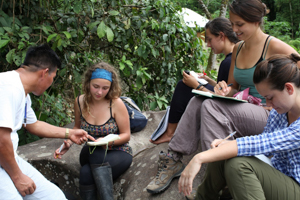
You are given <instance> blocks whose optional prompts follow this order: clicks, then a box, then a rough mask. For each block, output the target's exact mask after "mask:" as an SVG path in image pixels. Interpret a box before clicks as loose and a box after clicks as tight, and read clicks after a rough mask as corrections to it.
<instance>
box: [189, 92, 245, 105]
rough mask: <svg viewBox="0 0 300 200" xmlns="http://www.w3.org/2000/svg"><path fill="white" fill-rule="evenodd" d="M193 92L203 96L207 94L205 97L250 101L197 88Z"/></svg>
mask: <svg viewBox="0 0 300 200" xmlns="http://www.w3.org/2000/svg"><path fill="white" fill-rule="evenodd" d="M192 93H194V94H198V95H201V96H205V97H209V98H221V99H229V100H233V101H239V102H244V103H248V101H246V100H240V99H236V98H234V97H225V96H221V95H218V94H212V93H210V92H203V91H200V90H195V89H193V90H192Z"/></svg>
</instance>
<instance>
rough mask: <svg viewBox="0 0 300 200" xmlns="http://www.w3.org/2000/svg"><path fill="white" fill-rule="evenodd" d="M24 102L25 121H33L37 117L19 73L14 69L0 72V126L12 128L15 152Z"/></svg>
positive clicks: (22, 118) (23, 113) (29, 122)
mask: <svg viewBox="0 0 300 200" xmlns="http://www.w3.org/2000/svg"><path fill="white" fill-rule="evenodd" d="M26 102H27V109H26V110H27V112H26V113H27V114H26V119H27V120H26V123H27V124H32V123H35V122H36V121H37V118H36V116H35V113H34V111H33V110H32V108H31V99H30V96H29V94H27V96H25V91H24V87H23V84H22V82H21V79H20V75H19V73H18V72H16V71H8V72H3V73H0V127H5V128H10V129H11V130H12V132H11V140H12V143H13V147H14V152H15V154H16V150H17V148H18V143H19V136H18V134H17V131H18V130H20V129H21V127H22V124H23V123H24V118H25V104H26Z"/></svg>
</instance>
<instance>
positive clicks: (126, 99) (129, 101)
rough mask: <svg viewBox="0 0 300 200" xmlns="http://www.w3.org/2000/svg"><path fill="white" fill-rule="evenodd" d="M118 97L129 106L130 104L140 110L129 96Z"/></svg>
mask: <svg viewBox="0 0 300 200" xmlns="http://www.w3.org/2000/svg"><path fill="white" fill-rule="evenodd" d="M120 98H121V99H122V101H123V102H126V103H127V104H128V105H129V106H131V107H133V108H135V109H136V110H138V111H140V112H141V109H140V108H139V107H138V106H137V105H136V104H135V103H134V102H132V101H133V100H132V99H130V98H129V97H123V96H121V97H120Z"/></svg>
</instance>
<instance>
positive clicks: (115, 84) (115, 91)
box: [82, 62, 122, 113]
mask: <svg viewBox="0 0 300 200" xmlns="http://www.w3.org/2000/svg"><path fill="white" fill-rule="evenodd" d="M97 68H99V69H105V70H107V71H109V72H111V73H112V82H111V86H110V89H109V91H108V93H107V94H106V96H105V99H107V100H112V99H117V98H119V97H120V96H121V92H122V90H121V87H120V80H119V75H118V74H117V72H116V70H115V68H114V67H113V66H111V65H110V64H108V63H106V62H100V63H97V64H94V65H92V66H91V67H90V68H88V69H87V71H86V72H85V74H84V80H83V84H82V91H83V93H84V96H83V104H84V105H83V111H87V112H88V113H90V109H89V103H91V101H92V95H91V92H90V82H91V77H92V73H93V72H94V71H95V70H96V69H97Z"/></svg>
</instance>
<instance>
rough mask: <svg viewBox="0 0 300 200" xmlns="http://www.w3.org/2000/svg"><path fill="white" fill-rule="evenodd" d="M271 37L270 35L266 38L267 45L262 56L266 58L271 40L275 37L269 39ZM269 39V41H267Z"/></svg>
mask: <svg viewBox="0 0 300 200" xmlns="http://www.w3.org/2000/svg"><path fill="white" fill-rule="evenodd" d="M269 38H270V35H269V36H268V37H267V39H266V42H265V46H264V50H263V52H262V58H263V59H265V58H266V55H267V51H268V48H269V44H270V42H271V40H272V39H273V37H271V38H270V40H269V41H268V39H269ZM267 41H268V43H267ZM266 44H267V48H266V50H265V47H266Z"/></svg>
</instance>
